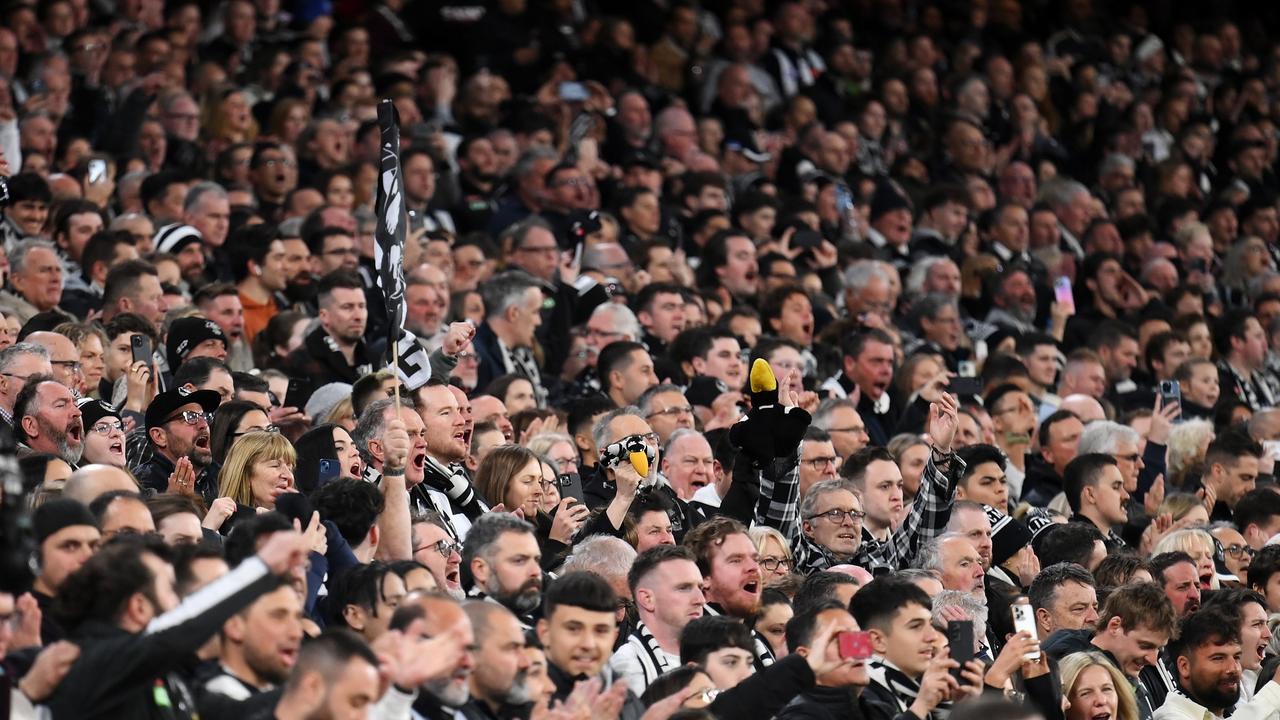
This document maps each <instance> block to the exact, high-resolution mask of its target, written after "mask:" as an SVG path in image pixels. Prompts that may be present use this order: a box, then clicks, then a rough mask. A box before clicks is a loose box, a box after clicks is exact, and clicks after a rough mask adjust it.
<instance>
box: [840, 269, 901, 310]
mask: <svg viewBox="0 0 1280 720" xmlns="http://www.w3.org/2000/svg"><path fill="white" fill-rule="evenodd" d="M892 282H893V281H892V280H891V279H890V278H889V273H887V272H885V270H884V267H883V266H882V265H880V263H878V262H876V261H874V260H859V261H858V262H855V263H853V264H852V265H850V266H849V269H848V270H845V273H844V307H845V310H846V311H847V314H848V316H849V317H852V318H858V317H859V316H860V315H863V314H868V315H876V316H878V317H879V319H880V320H881V321H882V322H881V325H889V324H890V323H891V321H892V318H893V309H894V308H893V306H894V298H893V285H892ZM862 322H863V324H864V325H865V324H867V323H866V321H865V320H864V321H862Z"/></svg>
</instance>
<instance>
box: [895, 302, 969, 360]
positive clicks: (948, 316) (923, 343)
mask: <svg viewBox="0 0 1280 720" xmlns="http://www.w3.org/2000/svg"><path fill="white" fill-rule="evenodd" d="M911 319H912V324H913V325H914V326H915V329H916V331H917V332H918V338H917V341H916V342H915V343H914V344H912V345H910V346H908V348H907V349H906V350H905V352H906V353H907V355H908V356H909V355H912V354H914V353H915V352H918V351H920V350H926V351H928V352H930V353H933V354H937V355H941V356H942V358H943V361H944V362H945V363H946V366H947V368H948V369H949V370H951V371H952V372H955V371H956V370H957V369H958V367H959V364H960V362H962V361H966V360H968V359H969V358H970V357H971V353H970V351H969V348H967V347H964V346H963V345H962V344H961V341H962V340H963V338H964V325H963V321H962V319H961V317H960V303H959V302H957V301H956V299H955V298H954V297H951V296H950V295H944V294H942V293H929V294H928V295H925V296H924V297H922V298H920V299H919V300H917V301H915V303H913V304H912V306H911Z"/></svg>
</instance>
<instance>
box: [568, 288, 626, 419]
mask: <svg viewBox="0 0 1280 720" xmlns="http://www.w3.org/2000/svg"><path fill="white" fill-rule="evenodd" d="M642 332H643V331H642V330H641V328H640V321H639V320H637V319H636V316H635V313H633V312H631V308H628V307H627V306H626V305H620V304H618V303H601V304H600V305H597V306H596V308H595V310H592V311H591V317H590V319H588V320H587V325H586V332H585V333H584V334H583V337H584V338H585V345H586V347H585V348H583V351H584V352H586V353H587V355H586V358H585V361H586V366H585V367H583V368H582V371H581V372H579V373H578V376H577V377H576V378H574V379H573V383H572V385H571V386H570V387H569V390H568V395H569V397H572V398H580V397H587V396H589V395H596V394H600V393H601V392H602V390H601V381H600V377H599V375H598V374H597V373H596V369H595V368H596V363H597V361H598V360H599V359H600V351H601V350H604V348H605V346H606V345H609V344H610V343H615V342H619V341H627V342H639V341H640V335H641V333H642Z"/></svg>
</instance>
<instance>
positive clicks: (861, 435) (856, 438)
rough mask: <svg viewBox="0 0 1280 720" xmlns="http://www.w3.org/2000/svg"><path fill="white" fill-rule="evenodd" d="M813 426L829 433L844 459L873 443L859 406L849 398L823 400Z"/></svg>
mask: <svg viewBox="0 0 1280 720" xmlns="http://www.w3.org/2000/svg"><path fill="white" fill-rule="evenodd" d="M813 426H814V427H817V428H820V429H822V430H826V431H827V434H828V435H830V436H831V444H832V446H834V447H835V451H836V454H837V455H839V456H840V457H842V458H849V457H853V454H854V453H856V452H858V451H859V450H861V449H862V448H864V447H866V446H867V443H869V442H871V437H870V436H869V435H867V425H866V423H864V422H863V421H862V415H861V413H859V412H858V405H857V403H855V402H854V401H852V400H850V399H849V398H827V399H826V400H823V401H822V403H821V404H819V405H818V410H817V412H815V413H814V414H813Z"/></svg>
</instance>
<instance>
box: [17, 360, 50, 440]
mask: <svg viewBox="0 0 1280 720" xmlns="http://www.w3.org/2000/svg"><path fill="white" fill-rule="evenodd" d="M47 382H52V383H56V382H58V381H57V380H55V379H54V377H53V376H52V375H46V374H44V373H37V374H35V375H29V376H27V381H26V384H24V385H23V386H22V389H21V390H19V391H18V397H17V399H15V400H14V401H13V437H14V438H15V439H17V440H18V441H19V442H26V440H27V431H26V429H25V428H23V427H22V419H23V418H25V417H26V416H28V415H33V414H34V413H32V412H30V409H31V405H32V403H34V402H35V400H36V392H38V391H39V390H40V386H41V385H42V384H44V383H47Z"/></svg>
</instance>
